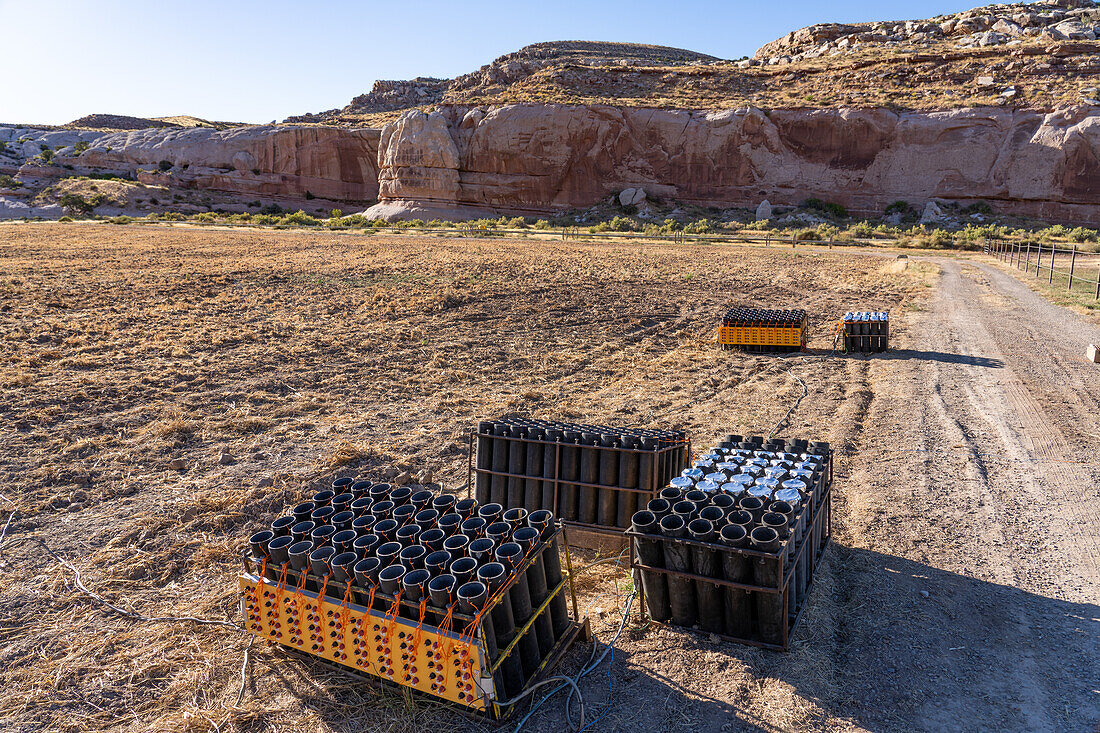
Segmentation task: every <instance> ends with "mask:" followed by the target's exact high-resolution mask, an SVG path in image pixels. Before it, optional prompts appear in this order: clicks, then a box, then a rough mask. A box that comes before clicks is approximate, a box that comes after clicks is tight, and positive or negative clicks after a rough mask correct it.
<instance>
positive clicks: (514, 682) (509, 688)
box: [477, 562, 524, 697]
mask: <svg viewBox="0 0 1100 733" xmlns="http://www.w3.org/2000/svg"><path fill="white" fill-rule="evenodd" d="M477 577H478V580H480V581H481V582H482V583H484V584H485V587H486V588H488V589H489V597H490V598H492V597H494V596H496V595H497V591H498V590H499V589H500V586H501V585H503V584H504V580H505V578H506V577H507V576H506V571H505V569H504V566H503V565H501V564H500V563H498V562H491V563H488V564H486V565H482V566H481V567H480V568H478V570H477ZM509 596H510V594H509V593H505V594H504V595H502V596H501V598H500V601H499V602H498V603H497V604H496V605H495V606H493V610H492V611H491V612H490V614H489V615H490V616H491V617H492V620H493V631H494V633H495V635H496V643H497V649H499V650H504V649H506V648H508V645H509V644H511V643H512V637H513V636H515V635H516V620H515V616H514V615H513V614H512V601H511V599H510V598H509ZM521 647H522V642H521V643H520V644H517V645H516V646H515V647H514V648H513V649H512V653H511V654H509V655H508V656H507V657H506V658H505V660H504V662H502V663H501V665H500V670H501V677H502V678H503V683H504V691H505V693H506V694H507V695H508V697H512V696H514V695H516V694H518V693H519V691H520V690H521V689H523V681H524V674H523V669H524V664H523V661H522V659H521V657H522V656H523V654H522V648H521ZM492 661H496V660H495V658H494V659H493V660H492Z"/></svg>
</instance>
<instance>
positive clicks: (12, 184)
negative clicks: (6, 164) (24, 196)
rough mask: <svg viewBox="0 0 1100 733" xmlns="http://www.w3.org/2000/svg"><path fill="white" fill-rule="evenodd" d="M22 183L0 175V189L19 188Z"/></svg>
mask: <svg viewBox="0 0 1100 733" xmlns="http://www.w3.org/2000/svg"><path fill="white" fill-rule="evenodd" d="M22 185H23V182H22V181H17V180H15V179H14V178H12V177H11V176H9V175H8V174H6V173H0V188H19V187H20V186H22Z"/></svg>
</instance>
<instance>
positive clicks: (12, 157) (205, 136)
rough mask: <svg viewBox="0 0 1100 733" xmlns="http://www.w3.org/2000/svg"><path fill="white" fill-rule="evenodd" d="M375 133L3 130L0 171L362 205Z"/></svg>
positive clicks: (374, 189) (374, 185)
mask: <svg viewBox="0 0 1100 733" xmlns="http://www.w3.org/2000/svg"><path fill="white" fill-rule="evenodd" d="M378 139H379V131H378V130H372V129H358V130H357V129H348V128H330V127H305V126H302V127H298V126H255V127H235V128H231V129H228V130H212V129H209V128H167V129H165V128H154V129H145V130H135V131H131V132H113V133H108V134H102V133H96V132H91V131H87V130H52V131H42V130H34V129H28V128H0V143H3V144H4V145H3V148H4V149H3V150H2V151H0V173H9V174H18V176H19V177H20V178H22V179H26V180H44V179H50V178H58V177H65V176H72V175H81V174H89V173H99V174H102V173H114V174H119V175H123V176H126V177H130V178H134V179H136V180H139V181H142V182H143V183H151V184H156V185H162V186H167V187H169V188H183V189H201V190H208V191H217V192H222V193H228V194H234V195H239V196H241V197H242V198H245V197H266V198H269V199H273V200H283V201H286V202H288V203H294V202H298V201H304V200H306V199H308V198H311V197H316V198H318V199H325V200H328V201H334V202H346V203H365V202H370V201H373V200H374V199H375V198H376V197H377V194H378V168H377V164H376V160H377V157H378ZM44 154H45V155H44ZM46 156H48V158H47V157H46Z"/></svg>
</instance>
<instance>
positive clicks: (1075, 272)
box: [983, 240, 1100, 300]
mask: <svg viewBox="0 0 1100 733" xmlns="http://www.w3.org/2000/svg"><path fill="white" fill-rule="evenodd" d="M983 251H984V252H985V253H986V254H989V255H992V256H994V257H996V258H997V259H999V260H1000V261H1001V262H1005V263H1008V264H1010V265H1012V266H1013V267H1015V268H1017V269H1019V270H1023V271H1024V272H1026V273H1029V274H1034V276H1035V277H1037V278H1043V277H1045V278H1046V281H1047V283H1048V284H1050V285H1054V283H1055V280H1057V281H1058V283H1062V282H1065V283H1066V290H1067V291H1068V292H1073V286H1074V283H1080V285H1079V286H1078V287H1079V288H1083V289H1084V290H1085V291H1086V292H1088V291H1089V290H1091V291H1092V296H1093V299H1094V300H1100V253H1098V252H1088V251H1082V250H1080V249H1078V248H1077V245H1073V246H1072V247H1058V246H1057V245H1055V244H1050V245H1044V244H1043V243H1042V242H1008V241H1003V240H990V241H988V242H987V243H986V246H985V248H984V250H983ZM1093 268H1095V275H1093V274H1092V273H1093V272H1094V270H1093Z"/></svg>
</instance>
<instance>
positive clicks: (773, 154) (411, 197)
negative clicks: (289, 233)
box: [368, 104, 1100, 224]
mask: <svg viewBox="0 0 1100 733" xmlns="http://www.w3.org/2000/svg"><path fill="white" fill-rule="evenodd" d="M378 166H379V170H380V174H379V175H380V182H381V185H380V197H379V198H380V202H379V205H378V206H377V207H374V208H372V209H369V210H368V215H370V216H375V217H383V218H387V219H400V218H424V215H425V212H431V213H434V215H436V216H449V217H451V218H469V217H473V216H486V215H491V214H499V213H508V214H517V213H518V214H540V215H541V214H547V213H552V212H560V211H564V210H568V209H571V208H580V207H587V206H591V205H593V204H595V203H597V202H599V201H601V200H606V199H607V198H608V197H609V196H611V195H618V193H619V192H621V191H622V190H623V189H626V188H642V189H644V190H645V191H646V192H647V193H648V195H649V197H650V198H654V197H656V198H665V199H670V200H676V201H680V202H684V203H691V204H697V205H702V206H718V207H731V206H751V207H755V206H756V205H757V204H758V203H759V202H760V201H761V199H763V198H767V199H769V200H770V201H771V202H772V203H773V204H778V205H793V204H798V203H799V202H801V201H803V200H804V199H806V198H811V197H813V198H820V199H823V200H826V201H831V202H836V203H839V204H842V205H844V206H846V207H847V208H848V209H849V210H850V211H852V212H854V213H859V214H864V215H873V216H881V214H882V212H883V210H884V208H885V207H886V206H887V205H889V204H890V203H893V202H894V201H898V200H904V201H908V202H910V203H912V204H914V205H917V206H923V205H924V204H925V203H926V202H928V201H930V200H932V199H937V200H943V201H957V202H961V203H966V202H974V201H979V200H982V201H987V202H989V203H991V204H992V205H993V206H994V208H995V209H996V210H998V211H1001V212H1004V213H1012V214H1017V215H1026V216H1036V217H1041V218H1045V219H1050V220H1057V221H1068V222H1081V223H1092V224H1098V223H1100V205H1098V204H1100V115H1097V114H1096V113H1095V110H1090V109H1088V108H1071V109H1065V110H1060V111H1056V112H1054V113H1047V114H1044V113H1040V112H1031V111H1020V110H1017V111H1013V110H1007V109H998V108H984V109H959V110H951V111H945V112H934V113H919V112H907V113H895V112H892V111H889V110H884V109H868V110H819V111H799V110H776V111H772V112H770V113H764V112H762V111H760V110H757V109H752V108H745V109H738V110H725V111H718V112H690V111H680V110H656V109H623V108H615V107H603V106H567V105H538V104H517V105H505V106H501V107H497V108H490V109H488V110H482V109H478V108H467V107H459V106H450V107H443V108H442V109H441V110H439V111H436V112H431V113H424V112H420V111H416V110H410V111H408V112H406V113H404V114H403V115H402V117H401V118H400V119H399V120H398V121H397V122H395V123H391V124H388V125H386V126H385V128H383V131H382V137H381V142H380V146H379V150H378Z"/></svg>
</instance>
